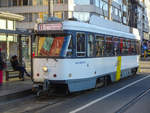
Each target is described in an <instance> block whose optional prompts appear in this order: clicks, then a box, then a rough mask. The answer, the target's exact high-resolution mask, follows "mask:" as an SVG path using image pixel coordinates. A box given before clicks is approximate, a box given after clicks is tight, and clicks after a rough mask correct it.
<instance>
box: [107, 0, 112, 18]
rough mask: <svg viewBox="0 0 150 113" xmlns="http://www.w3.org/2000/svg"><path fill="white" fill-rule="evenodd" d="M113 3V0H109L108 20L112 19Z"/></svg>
mask: <svg viewBox="0 0 150 113" xmlns="http://www.w3.org/2000/svg"><path fill="white" fill-rule="evenodd" d="M111 3H112V0H108V20H111Z"/></svg>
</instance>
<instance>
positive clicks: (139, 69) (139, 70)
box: [138, 63, 141, 73]
mask: <svg viewBox="0 0 150 113" xmlns="http://www.w3.org/2000/svg"><path fill="white" fill-rule="evenodd" d="M138 72H139V73H141V65H140V63H139V68H138Z"/></svg>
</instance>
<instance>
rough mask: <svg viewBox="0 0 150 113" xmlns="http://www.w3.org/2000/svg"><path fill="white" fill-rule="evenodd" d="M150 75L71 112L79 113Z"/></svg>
mask: <svg viewBox="0 0 150 113" xmlns="http://www.w3.org/2000/svg"><path fill="white" fill-rule="evenodd" d="M149 77H150V76H146V77H144V78H142V79H139V80H137V81H135V82H133V83H131V84H128V85H126V86H124V87H122V88H120V89H118V90H116V91H114V92H111V93H109V94H107V95H105V96H103V97H101V98H98V99H96V100H94V101H92V102H90V103H88V104H86V105H84V106H82V107H80V108H78V109H76V110H74V111H71V112H69V113H77V112H79V111H81V110H83V109H85V108H87V107H89V106H91V105H93V104H95V103H97V102H99V101H101V100H103V99H105V98H108V97H110V96H112V95H114V94H116V93H118V92H120V91H122V90H124V89H126V88H128V87H130V86H132V85H134V84H136V83H138V82H140V81H142V80H145V79H147V78H149Z"/></svg>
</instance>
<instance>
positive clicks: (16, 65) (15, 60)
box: [11, 55, 30, 81]
mask: <svg viewBox="0 0 150 113" xmlns="http://www.w3.org/2000/svg"><path fill="white" fill-rule="evenodd" d="M11 65H12V67H13V69H14V70H16V71H19V72H20V76H21V80H22V81H24V73H26V75H27V76H28V77H30V74H29V73H28V72H27V71H26V69H25V68H24V67H23V66H21V65H19V62H18V58H17V56H16V55H14V56H12V58H11Z"/></svg>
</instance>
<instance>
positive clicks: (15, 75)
mask: <svg viewBox="0 0 150 113" xmlns="http://www.w3.org/2000/svg"><path fill="white" fill-rule="evenodd" d="M5 75H6V81H9V79H11V78H20V72H19V71H16V70H14V69H13V68H12V66H11V64H10V63H7V69H6V70H5Z"/></svg>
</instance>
